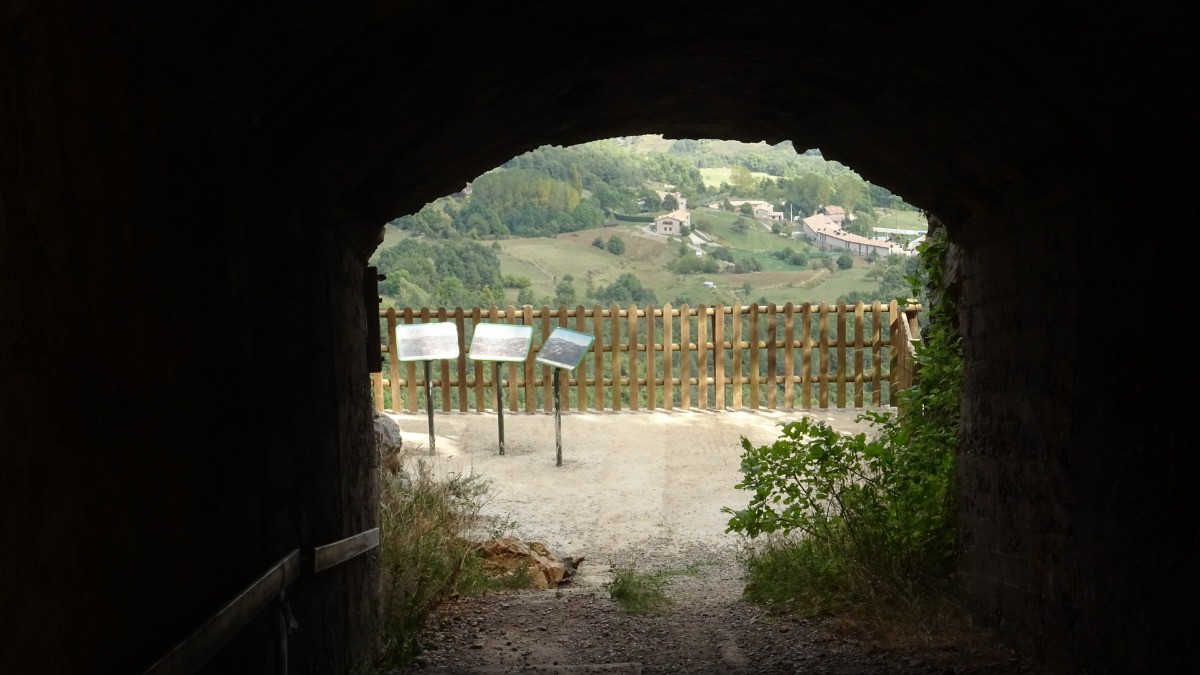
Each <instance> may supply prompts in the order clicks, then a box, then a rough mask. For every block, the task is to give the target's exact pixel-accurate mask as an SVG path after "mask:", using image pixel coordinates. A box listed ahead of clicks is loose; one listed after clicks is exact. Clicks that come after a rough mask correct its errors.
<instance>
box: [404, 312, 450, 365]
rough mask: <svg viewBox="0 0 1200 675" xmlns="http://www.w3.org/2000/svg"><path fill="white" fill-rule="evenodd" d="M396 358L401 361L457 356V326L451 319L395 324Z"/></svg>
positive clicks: (430, 359)
mask: <svg viewBox="0 0 1200 675" xmlns="http://www.w3.org/2000/svg"><path fill="white" fill-rule="evenodd" d="M396 358H398V359H399V360H401V361H437V360H439V359H454V358H458V326H456V325H455V324H454V322H453V321H440V322H438V323H414V324H401V325H398V326H396Z"/></svg>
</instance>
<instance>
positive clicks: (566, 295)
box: [554, 277, 576, 307]
mask: <svg viewBox="0 0 1200 675" xmlns="http://www.w3.org/2000/svg"><path fill="white" fill-rule="evenodd" d="M575 304H576V297H575V284H574V283H573V281H572V280H571V279H567V278H565V277H564V278H563V280H562V281H560V282H558V285H557V286H555V287H554V306H556V307H559V306H567V307H574V306H575Z"/></svg>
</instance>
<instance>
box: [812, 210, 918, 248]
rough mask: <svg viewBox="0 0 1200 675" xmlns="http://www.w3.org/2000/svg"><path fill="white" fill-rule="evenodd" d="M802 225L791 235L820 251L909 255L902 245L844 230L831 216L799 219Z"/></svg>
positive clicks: (822, 215)
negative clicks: (802, 238) (804, 240)
mask: <svg viewBox="0 0 1200 675" xmlns="http://www.w3.org/2000/svg"><path fill="white" fill-rule="evenodd" d="M801 222H802V223H803V224H804V225H803V227H802V228H801V230H800V231H799V232H796V233H795V234H794V235H793V236H795V237H805V238H806V239H808V240H809V241H811V242H812V243H813V244H815V245H816V247H817V248H819V249H821V250H822V251H836V250H842V251H847V252H849V253H850V254H851V255H857V256H861V257H864V258H865V257H867V256H869V255H871V254H875V255H877V256H880V257H883V256H888V255H892V254H893V253H899V254H901V255H910V252H909V251H906V250H905V249H904V247H903V246H901V245H899V244H897V243H895V242H888V241H877V240H875V239H871V238H870V237H864V236H862V235H858V234H853V233H850V232H846V231H845V230H843V229H842V228H841V226H840V225H839V224H838V223H836V222H834V221H833V219H832V218H830V217H829V216H826V215H824V214H817V215H815V216H809V217H807V218H805V219H803V220H802V221H801Z"/></svg>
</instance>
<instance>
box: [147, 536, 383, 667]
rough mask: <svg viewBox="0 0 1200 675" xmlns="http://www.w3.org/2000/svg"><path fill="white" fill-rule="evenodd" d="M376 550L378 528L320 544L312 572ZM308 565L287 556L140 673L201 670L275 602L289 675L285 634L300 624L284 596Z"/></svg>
mask: <svg viewBox="0 0 1200 675" xmlns="http://www.w3.org/2000/svg"><path fill="white" fill-rule="evenodd" d="M378 546H379V528H378V527H374V528H371V529H369V530H366V531H364V532H360V533H358V534H355V535H352V536H349V537H346V538H345V539H340V540H338V541H335V542H333V543H330V544H326V545H324V546H318V547H316V548H314V549H313V550H312V553H311V555H310V556H308V559H310V560H311V563H312V565H311V572H310V573H311V574H317V573H318V572H322V571H324V570H327V569H330V568H331V567H336V566H338V565H341V564H342V563H344V562H346V561H348V560H350V559H352V558H355V557H357V556H359V555H362V554H363V553H366V552H367V551H370V550H371V549H374V548H376V547H378ZM307 562H308V560H304V562H302V557H301V554H300V549H295V550H293V551H292V552H291V553H289V554H287V555H286V556H284V557H283V558H282V559H281V560H280V561H279V562H277V563H275V564H274V565H272V566H271V568H270V569H268V570H267V571H266V572H264V573H263V574H262V576H260V577H259V578H257V579H255V580H254V581H253V582H252V583H251V584H250V585H249V586H247V587H246V588H244V589H242V591H241V592H240V593H238V594H237V595H236V596H234V598H233V599H232V600H230V601H229V602H228V603H226V604H225V606H224V607H222V608H221V609H219V610H217V611H216V612H215V613H214V614H213V615H212V616H210V617H209V618H208V619H206V620H205V621H204V623H202V624H200V627H199V628H197V629H196V630H194V631H192V633H191V634H190V635H188V636H187V637H186V638H184V639H183V640H181V641H180V642H179V643H178V644H176V645H175V646H174V647H172V648H171V650H170V651H168V652H167V653H166V654H165V655H164V656H163V657H162V658H160V659H159V660H158V661H155V662H154V664H153V665H151V666H150V667H149V668H147V669H146V670H144V671H142V675H185V674H186V675H190V674H191V673H195V672H198V671H199V670H200V669H201V668H203V667H204V664H206V663H208V661H209V660H211V659H212V657H214V656H216V654H217V652H219V651H220V650H221V648H222V647H224V646H225V645H226V644H227V643H228V642H229V641H230V640H231V639H233V636H234V635H236V634H237V633H238V631H240V630H242V629H243V628H245V627H246V624H248V623H250V621H251V620H252V619H253V618H254V617H256V616H258V614H259V613H260V612H262V610H263V609H265V608H266V607H267V605H269V604H270V603H272V602H275V601H278V602H279V631H280V664H281V672H282V673H284V674H285V675H286V673H287V634H288V633H289V632H291V631H292V630H294V629H295V628H296V623H295V619H293V618H292V615H291V610H290V609H289V608H288V606H287V598H286V596H285V594H284V593H285V591H286V590H287V587H288V586H290V585H291V584H292V583H293V582H295V581H296V580H297V579H299V578H300V575H301V574H302V572H303V570H302V568H303V567H308V565H307Z"/></svg>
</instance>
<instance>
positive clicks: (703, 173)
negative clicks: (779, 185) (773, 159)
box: [700, 166, 778, 187]
mask: <svg viewBox="0 0 1200 675" xmlns="http://www.w3.org/2000/svg"><path fill="white" fill-rule="evenodd" d="M732 173H733V169H732V168H731V167H728V166H726V167H721V168H717V169H700V177H701V178H703V179H704V186H705V187H720V186H721V183H728V182H729V176H730V174H732ZM750 175H751V176H754V180H761V179H763V178H778V176H772V175H771V174H769V173H762V172H761V171H751V172H750Z"/></svg>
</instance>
